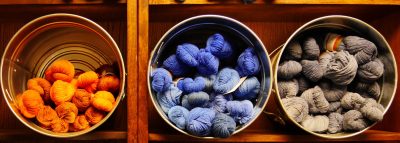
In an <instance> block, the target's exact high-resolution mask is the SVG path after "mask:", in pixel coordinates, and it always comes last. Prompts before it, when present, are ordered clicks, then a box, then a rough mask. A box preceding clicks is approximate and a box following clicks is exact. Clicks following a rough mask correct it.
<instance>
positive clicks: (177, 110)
mask: <svg viewBox="0 0 400 143" xmlns="http://www.w3.org/2000/svg"><path fill="white" fill-rule="evenodd" d="M188 116H189V110H187V109H186V108H184V107H182V106H174V107H172V108H171V109H169V111H168V119H169V120H170V121H171V122H172V123H174V124H175V125H176V127H178V128H179V129H185V127H186V123H187V120H188Z"/></svg>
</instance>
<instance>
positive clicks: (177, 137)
mask: <svg viewBox="0 0 400 143" xmlns="http://www.w3.org/2000/svg"><path fill="white" fill-rule="evenodd" d="M399 139H400V133H398V132H388V131H380V130H368V131H366V132H364V133H362V134H360V135H357V136H354V137H351V138H345V139H334V140H328V139H324V138H319V137H315V136H313V135H310V134H302V133H300V134H292V133H285V132H276V131H271V132H261V131H243V132H242V133H239V134H236V135H233V136H231V137H230V138H227V139H213V140H212V141H213V142H289V141H307V142H310V141H394V140H399ZM149 140H150V141H170V142H174V141H183V142H188V141H200V142H204V141H208V140H202V139H197V138H193V137H189V136H186V135H184V134H168V133H149Z"/></svg>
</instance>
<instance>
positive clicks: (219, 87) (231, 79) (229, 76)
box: [213, 68, 240, 93]
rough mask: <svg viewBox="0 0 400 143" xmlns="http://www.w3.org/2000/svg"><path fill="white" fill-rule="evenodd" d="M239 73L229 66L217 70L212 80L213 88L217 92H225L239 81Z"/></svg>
mask: <svg viewBox="0 0 400 143" xmlns="http://www.w3.org/2000/svg"><path fill="white" fill-rule="evenodd" d="M239 80H240V77H239V73H238V72H237V71H236V70H234V69H231V68H224V69H222V70H221V71H219V73H218V75H217V78H216V79H215V81H214V84H213V89H214V91H215V92H217V93H226V92H228V91H230V90H231V89H232V88H233V87H235V85H236V84H238V83H239Z"/></svg>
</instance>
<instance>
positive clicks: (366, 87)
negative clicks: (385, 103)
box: [355, 82, 381, 99]
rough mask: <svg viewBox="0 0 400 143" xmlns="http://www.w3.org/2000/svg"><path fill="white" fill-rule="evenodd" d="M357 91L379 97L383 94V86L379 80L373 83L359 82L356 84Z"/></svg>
mask: <svg viewBox="0 0 400 143" xmlns="http://www.w3.org/2000/svg"><path fill="white" fill-rule="evenodd" d="M355 91H357V93H359V94H361V95H365V94H364V93H366V94H367V95H368V97H370V98H374V99H379V96H380V94H381V88H380V86H379V84H378V82H373V83H363V82H357V83H356V85H355Z"/></svg>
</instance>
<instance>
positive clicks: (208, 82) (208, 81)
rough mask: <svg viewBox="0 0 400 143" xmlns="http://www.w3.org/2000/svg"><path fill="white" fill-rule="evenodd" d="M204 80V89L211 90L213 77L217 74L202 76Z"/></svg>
mask: <svg viewBox="0 0 400 143" xmlns="http://www.w3.org/2000/svg"><path fill="white" fill-rule="evenodd" d="M203 78H204V79H205V81H206V87H205V90H206V91H211V90H212V89H213V84H214V81H215V79H216V78H217V75H209V76H207V77H203Z"/></svg>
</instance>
